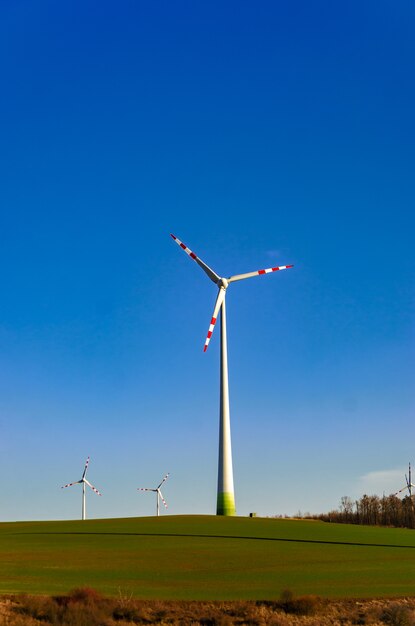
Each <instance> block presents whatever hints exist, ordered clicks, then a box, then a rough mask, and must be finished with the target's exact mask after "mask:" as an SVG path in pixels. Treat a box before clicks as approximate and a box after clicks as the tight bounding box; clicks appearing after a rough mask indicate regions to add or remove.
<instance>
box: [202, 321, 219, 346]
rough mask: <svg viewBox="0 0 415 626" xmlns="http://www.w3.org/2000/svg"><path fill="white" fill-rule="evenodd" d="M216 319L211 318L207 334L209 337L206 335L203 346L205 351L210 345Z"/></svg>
mask: <svg viewBox="0 0 415 626" xmlns="http://www.w3.org/2000/svg"><path fill="white" fill-rule="evenodd" d="M216 319H217V318H216V317H212V319H211V320H210V325H209V330H208V334H207V337H206V341H205V345H204V347H203V352H206V350H207V349H208V345H209V342H210V339H211V337H212V334H213V331H214V329H215V324H216Z"/></svg>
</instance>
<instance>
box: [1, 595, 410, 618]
mask: <svg viewBox="0 0 415 626" xmlns="http://www.w3.org/2000/svg"><path fill="white" fill-rule="evenodd" d="M134 624H159V625H170V626H199V625H200V626H232V625H240V626H244V625H247V626H352V625H355V624H361V625H364V624H368V625H371V626H383V625H385V626H415V598H402V599H400V600H396V599H394V600H385V599H382V600H360V601H357V600H338V601H335V600H323V599H322V598H318V597H316V596H302V597H294V596H293V594H292V593H291V592H290V591H285V592H284V593H283V594H282V597H281V599H280V600H279V601H257V602H255V601H226V602H204V601H197V602H196V601H157V600H135V599H134V598H132V597H131V596H127V595H123V594H121V593H120V594H119V597H118V598H104V597H102V596H101V595H100V594H99V593H98V592H96V591H95V590H93V589H89V588H82V589H75V590H74V591H72V592H71V593H69V594H68V595H66V596H55V597H49V596H29V595H20V596H9V597H7V598H3V599H2V600H0V626H49V625H51V626H52V625H53V626H55V625H62V626H134Z"/></svg>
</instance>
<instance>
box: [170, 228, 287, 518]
mask: <svg viewBox="0 0 415 626" xmlns="http://www.w3.org/2000/svg"><path fill="white" fill-rule="evenodd" d="M171 237H173V239H174V241H175V242H176V243H177V244H178V245H179V246H180V247H181V248H182V249H183V250H184V251H185V252H186V254H187V255H188V256H189V257H190V258H191V259H193V261H196V263H197V264H198V265H199V266H200V267H201V268H202V270H203V271H204V272H205V273H206V274H207V275H208V277H209V278H210V280H211V281H212V282H214V283H215V285H217V287H218V289H219V292H218V295H217V298H216V303H215V308H214V309H213V315H212V319H211V321H210V325H209V330H208V333H207V337H206V341H205V345H204V348H203V351H204V352H206V350H207V348H208V345H209V342H210V339H211V337H212V333H213V331H214V329H215V324H216V320H217V317H218V314H219V311H220V314H221V333H220V423H219V467H218V495H217V504H216V515H235V513H236V510H235V494H234V487H233V469H232V446H231V426H230V413H229V385H228V355H227V341H226V308H225V296H226V290H227V289H228V287H229V285H230V284H231V283H234V282H236V281H237V280H244V279H245V278H253V277H254V276H262V275H263V274H271V273H272V272H276V271H278V270H285V269H288V268H290V267H293V265H280V266H279V267H270V268H268V269H266V270H257V271H255V272H248V273H246V274H236V275H235V276H231V277H230V278H222V277H221V276H219V275H218V274H216V272H214V271H213V270H212V269H211V268H210V267H209V266H208V265H206V263H204V262H203V261H202V260H201V259H200V258H199V257H198V256H196V254H195V253H194V252H192V251H191V250H190V249H189V248H188V247H187V246H186V245H185V244H184V243H183V242H182V241H180V239H177V237H175V236H174V235H171Z"/></svg>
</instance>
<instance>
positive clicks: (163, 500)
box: [137, 472, 170, 517]
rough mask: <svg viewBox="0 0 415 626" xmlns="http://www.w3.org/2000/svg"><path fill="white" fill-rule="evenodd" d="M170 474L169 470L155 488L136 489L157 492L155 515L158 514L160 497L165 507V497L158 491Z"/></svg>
mask: <svg viewBox="0 0 415 626" xmlns="http://www.w3.org/2000/svg"><path fill="white" fill-rule="evenodd" d="M169 476H170V472H169V473H168V474H166V475H165V477H164V478H163V480H162V481H161V483H160V484H159V485H158V487H156V488H155V489H150V488H149V487H138V488H137V491H154V493H156V494H157V517H158V516H159V515H160V498H161V500H162V502H163V504H164V506H165V507H166V509H167V502H166V501H165V499H164V498H163V494H162V493H161V491H160V487H161V486H162V484H163V483H164V482H165V481H166V480H167V479H168V477H169Z"/></svg>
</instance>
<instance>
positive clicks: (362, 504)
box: [307, 494, 415, 528]
mask: <svg viewBox="0 0 415 626" xmlns="http://www.w3.org/2000/svg"><path fill="white" fill-rule="evenodd" d="M307 517H312V518H313V519H319V520H322V521H324V522H337V523H343V524H365V525H372V526H396V527H398V528H415V509H414V499H413V497H412V498H411V497H410V496H406V497H404V498H402V499H401V498H398V497H397V496H395V495H391V496H383V497H382V498H380V497H379V496H368V495H366V494H365V495H363V496H362V497H361V498H360V499H359V500H352V499H351V498H349V497H348V496H343V497H342V499H341V501H340V507H339V509H337V510H335V511H330V512H329V513H321V514H320V515H310V516H308V515H307Z"/></svg>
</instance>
